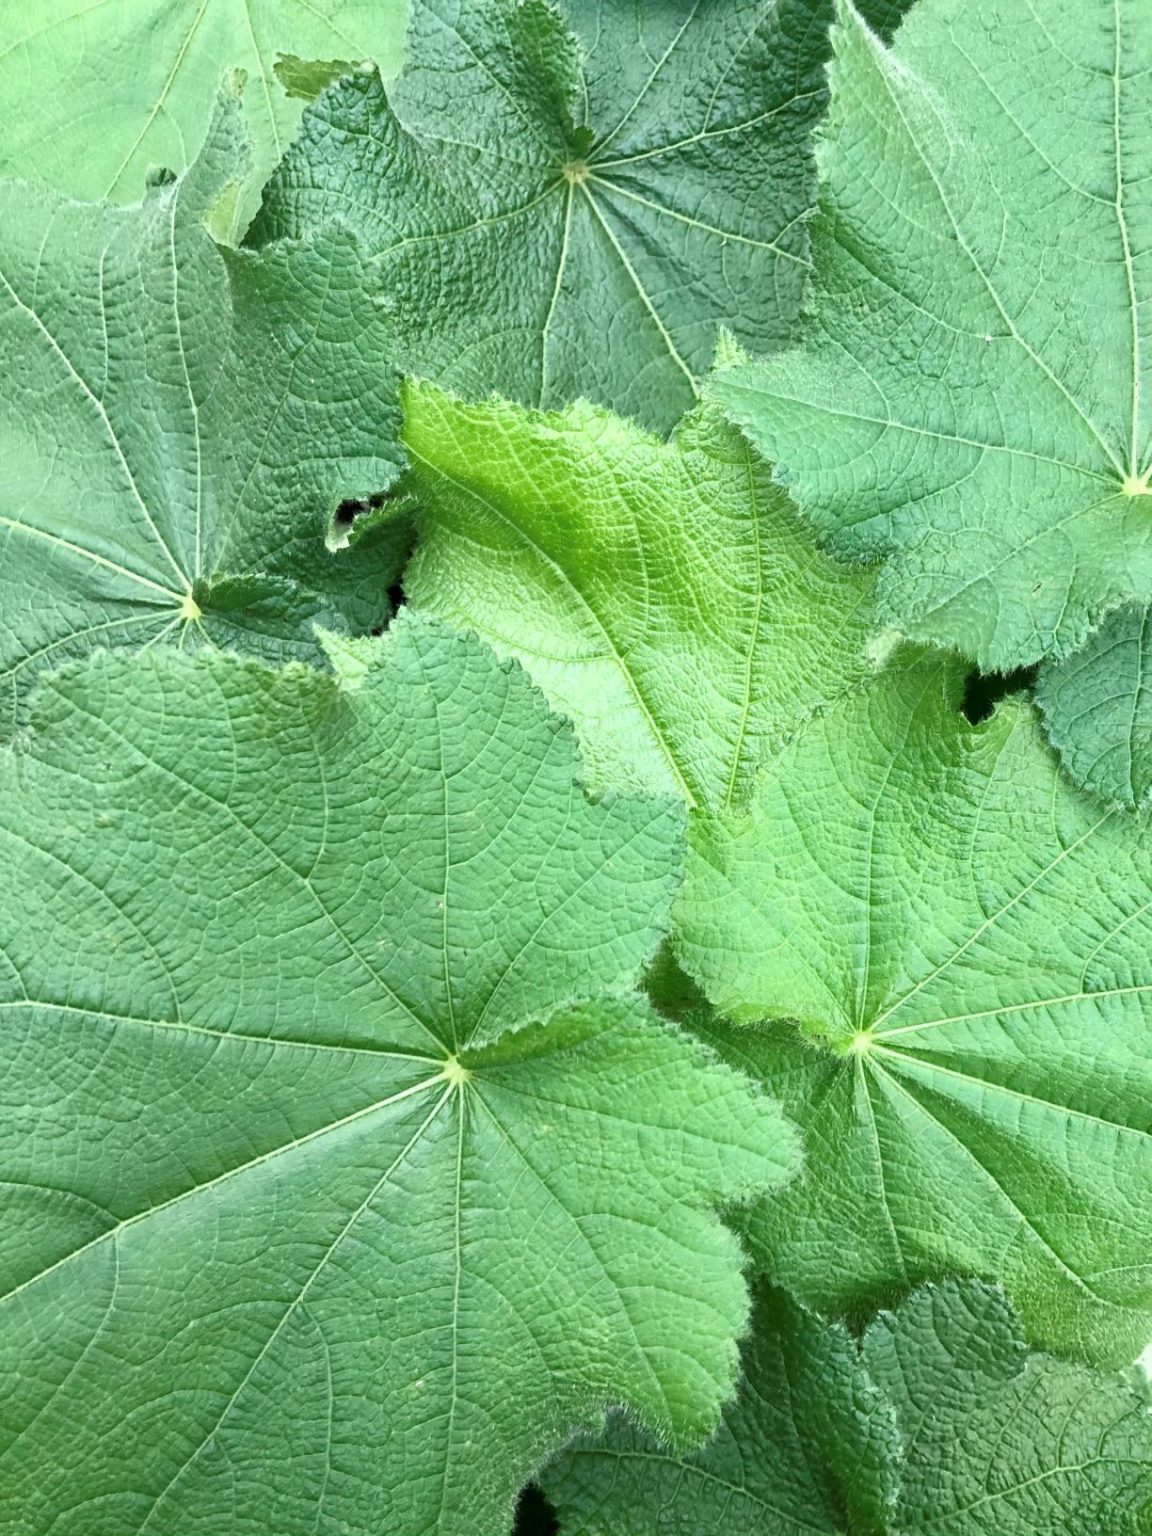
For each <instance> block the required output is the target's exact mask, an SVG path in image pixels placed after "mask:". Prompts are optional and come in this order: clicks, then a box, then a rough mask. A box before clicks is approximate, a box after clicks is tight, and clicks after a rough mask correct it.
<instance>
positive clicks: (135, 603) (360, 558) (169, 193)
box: [0, 93, 401, 732]
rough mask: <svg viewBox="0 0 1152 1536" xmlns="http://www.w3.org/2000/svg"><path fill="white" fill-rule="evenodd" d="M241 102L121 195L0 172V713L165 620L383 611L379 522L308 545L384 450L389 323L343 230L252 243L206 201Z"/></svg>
mask: <svg viewBox="0 0 1152 1536" xmlns="http://www.w3.org/2000/svg"><path fill="white" fill-rule="evenodd" d="M245 164H246V154H245V144H244V136H243V131H242V125H241V119H240V108H239V103H238V101H237V99H236V97H235V95H234V94H231V93H226V94H225V96H224V97H223V99H222V103H221V106H220V109H219V111H218V114H217V118H216V122H215V126H214V128H213V131H212V134H211V136H210V138H209V140H208V143H207V144H206V145H205V147H204V150H203V152H202V153H201V155H200V157H199V159H198V160H197V162H196V164H195V166H194V167H193V168H192V169H191V170H190V171H189V172H188V173H187V175H185V176H184V177H182V178H181V179H180V180H177V181H171V180H164V181H162V183H161V184H160V185H157V186H154V187H153V188H152V189H151V190H150V192H149V193H148V196H147V197H146V199H145V201H144V202H143V203H142V204H140V205H139V206H137V207H133V208H115V207H112V206H110V205H85V204H78V203H73V202H69V201H67V200H65V199H62V198H58V197H57V196H56V195H55V194H53V193H49V192H45V191H42V190H39V189H37V188H35V187H32V186H31V185H29V184H25V183H18V182H17V183H7V184H5V185H3V186H0V367H2V368H3V371H4V377H5V380H6V383H5V388H4V390H3V392H2V395H0V615H2V617H0V732H8V731H10V730H11V728H12V724H13V722H14V720H15V719H16V718H17V715H18V708H19V701H20V698H21V696H22V695H23V694H24V692H25V690H26V687H27V685H28V684H30V683H31V682H32V681H33V680H34V678H35V676H36V674H37V672H38V671H39V670H40V669H42V668H43V667H44V666H45V665H50V664H52V663H54V662H59V661H60V660H61V659H64V658H66V657H68V656H74V655H78V654H81V653H83V652H84V651H86V650H88V649H90V648H91V647H92V646H94V645H110V644H133V645H142V644H147V643H149V642H151V641H153V640H155V639H157V638H158V637H160V636H162V635H166V636H168V637H170V638H171V639H173V640H175V639H177V638H179V639H180V640H181V641H184V640H185V639H187V640H189V641H193V642H196V641H200V640H203V641H207V642H210V643H213V644H217V645H238V646H241V647H243V648H247V649H254V650H256V651H259V652H260V653H262V654H265V655H267V656H269V657H271V658H274V659H279V658H283V657H286V656H303V657H317V656H318V652H317V648H316V642H315V637H314V635H313V632H312V621H313V620H314V619H317V618H319V619H323V620H324V621H325V622H327V623H329V624H339V623H343V624H344V625H353V626H356V627H370V626H371V625H373V624H375V623H378V622H380V621H381V620H382V619H383V618H385V617H386V616H387V612H388V605H387V600H386V598H385V595H384V594H385V592H386V590H387V587H388V583H389V581H390V580H391V578H392V576H393V574H394V572H395V570H396V567H397V564H398V562H399V559H400V557H401V556H400V549H399V547H398V545H397V535H396V533H394V532H392V533H389V534H388V535H387V536H386V537H383V538H382V539H381V540H380V541H379V542H378V543H377V545H376V547H375V549H374V550H370V549H368V548H362V549H359V550H358V551H357V554H356V557H355V559H353V558H352V557H351V556H350V555H349V556H345V557H335V558H334V557H333V556H332V555H330V554H329V553H328V551H327V549H326V547H325V542H326V535H327V533H328V529H329V524H330V519H331V515H332V513H333V512H334V511H335V510H336V508H337V506H338V505H339V503H340V502H341V501H342V500H344V499H346V498H352V497H356V496H363V495H367V494H370V493H375V492H379V491H383V490H385V489H386V488H387V486H388V485H389V483H390V482H391V481H392V480H393V479H394V478H395V475H396V473H397V469H398V466H399V461H400V448H399V444H398V443H397V440H396V439H397V434H398V431H399V425H400V421H399V404H398V400H397V396H396V378H395V375H394V374H393V373H392V372H391V371H390V369H389V368H388V366H387V364H386V362H385V361H384V358H385V356H386V352H387V329H386V326H385V324H384V322H383V320H382V318H381V316H380V312H379V310H378V308H377V307H376V305H374V303H373V302H372V299H371V295H370V292H369V290H368V284H367V275H366V272H365V267H364V264H363V262H362V260H361V258H360V256H359V254H358V252H357V249H356V246H355V243H354V241H353V239H352V237H351V236H350V235H348V234H347V233H342V232H338V231H331V232H326V233H321V234H318V235H316V236H314V237H312V238H309V239H307V240H304V241H302V242H299V243H297V244H288V245H285V246H280V247H277V248H275V249H272V250H269V251H267V252H264V253H262V254H261V255H256V254H255V253H253V252H236V251H231V250H227V249H225V248H222V247H220V246H218V245H217V244H216V243H215V242H214V241H213V239H212V238H211V236H210V235H209V233H208V231H207V229H206V228H205V220H206V219H209V218H211V217H212V215H213V212H214V210H215V209H216V208H217V206H218V205H219V202H220V200H221V199H222V198H224V199H225V200H226V199H227V197H228V195H229V189H230V188H231V187H233V186H234V185H235V182H236V179H237V178H238V177H240V176H242V175H243V170H244V166H245Z"/></svg>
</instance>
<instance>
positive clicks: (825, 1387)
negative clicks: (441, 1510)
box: [542, 1281, 1152, 1536]
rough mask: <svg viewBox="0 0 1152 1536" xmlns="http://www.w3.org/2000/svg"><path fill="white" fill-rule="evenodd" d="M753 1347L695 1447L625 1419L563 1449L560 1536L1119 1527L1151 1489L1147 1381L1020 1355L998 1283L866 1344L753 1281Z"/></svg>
mask: <svg viewBox="0 0 1152 1536" xmlns="http://www.w3.org/2000/svg"><path fill="white" fill-rule="evenodd" d="M744 1362H745V1380H744V1385H743V1387H742V1388H741V1392H740V1396H739V1398H738V1399H737V1401H736V1402H735V1403H734V1404H732V1405H731V1406H730V1407H729V1408H727V1409H726V1410H725V1413H724V1419H723V1422H722V1424H721V1428H720V1431H719V1433H718V1434H717V1435H716V1436H715V1437H714V1438H713V1439H712V1440H711V1441H710V1442H709V1444H708V1445H707V1446H706V1447H705V1448H704V1449H703V1450H700V1451H694V1452H692V1453H690V1454H689V1455H687V1456H683V1457H678V1456H677V1455H676V1454H675V1453H674V1452H673V1451H671V1450H669V1448H668V1447H667V1446H662V1445H660V1444H659V1443H658V1442H657V1441H655V1440H653V1439H652V1437H651V1436H650V1435H646V1434H645V1433H644V1432H643V1431H641V1430H639V1429H636V1428H634V1427H632V1426H630V1425H628V1424H627V1422H626V1421H625V1420H623V1419H622V1418H617V1419H614V1420H613V1421H612V1422H611V1424H610V1427H609V1430H608V1433H607V1434H606V1435H604V1436H603V1437H601V1438H599V1439H594V1438H592V1437H590V1436H582V1437H581V1438H580V1439H579V1440H578V1441H577V1442H576V1443H575V1445H574V1446H573V1447H572V1448H571V1449H570V1450H567V1451H565V1452H563V1453H562V1454H561V1455H560V1456H559V1457H557V1459H556V1460H555V1461H554V1462H553V1463H552V1465H551V1466H550V1467H549V1468H548V1469H547V1470H546V1471H545V1473H544V1477H543V1479H542V1480H543V1483H544V1486H545V1488H546V1489H547V1492H548V1494H549V1497H550V1498H551V1499H552V1501H553V1502H554V1504H555V1505H556V1507H557V1509H558V1511H559V1514H560V1519H561V1529H562V1531H563V1532H564V1536H673V1533H679V1532H704V1531H707V1532H709V1533H711V1532H714V1531H715V1532H721V1531H733V1532H735V1531H739V1532H740V1533H741V1536H843V1533H847V1536H929V1533H937V1536H939V1533H942V1532H947V1536H1053V1533H1055V1532H1057V1531H1059V1532H1060V1536H1102V1533H1107V1536H1125V1533H1134V1532H1135V1529H1136V1527H1135V1524H1134V1520H1135V1517H1136V1515H1137V1513H1138V1511H1139V1510H1140V1508H1141V1506H1142V1505H1143V1504H1144V1503H1145V1502H1146V1501H1147V1500H1148V1499H1149V1498H1150V1497H1152V1418H1150V1417H1149V1414H1148V1412H1147V1409H1146V1407H1145V1402H1144V1395H1143V1394H1141V1393H1140V1392H1138V1391H1136V1390H1133V1389H1132V1388H1131V1387H1130V1386H1129V1385H1128V1383H1127V1382H1125V1381H1124V1380H1123V1379H1122V1378H1121V1377H1119V1376H1109V1375H1106V1374H1103V1373H1098V1372H1092V1371H1087V1370H1084V1369H1083V1368H1081V1367H1078V1366H1074V1365H1066V1364H1063V1363H1062V1362H1059V1361H1056V1360H1053V1359H1051V1358H1049V1357H1048V1356H1046V1355H1039V1354H1029V1353H1028V1351H1027V1349H1026V1347H1025V1345H1024V1342H1023V1339H1022V1337H1021V1334H1020V1329H1019V1325H1018V1323H1017V1321H1016V1319H1015V1317H1014V1316H1013V1314H1012V1310H1011V1308H1010V1307H1009V1306H1008V1305H1007V1303H1006V1302H1005V1300H1004V1297H1003V1295H1002V1294H1001V1293H1000V1292H998V1291H996V1290H993V1289H991V1288H990V1287H988V1286H983V1285H980V1284H978V1283H975V1282H972V1281H948V1282H945V1283H944V1284H942V1285H939V1286H927V1287H925V1288H924V1289H923V1290H920V1291H918V1292H916V1293H915V1294H914V1295H912V1296H911V1297H910V1298H909V1299H908V1300H907V1301H906V1302H904V1304H903V1305H902V1306H900V1307H899V1308H897V1310H896V1311H895V1312H894V1313H885V1314H883V1315H882V1316H881V1317H880V1318H879V1319H878V1320H877V1321H876V1322H874V1323H873V1325H872V1326H871V1328H870V1329H869V1330H868V1332H867V1334H866V1335H865V1337H864V1340H863V1345H862V1348H861V1350H860V1351H859V1352H858V1351H857V1347H856V1345H855V1344H853V1343H852V1342H851V1341H850V1340H849V1338H848V1336H847V1335H846V1334H845V1333H844V1332H843V1330H842V1329H839V1328H836V1327H834V1326H831V1325H828V1324H825V1323H822V1322H820V1321H819V1320H818V1319H817V1318H816V1317H814V1316H813V1315H812V1314H811V1313H807V1312H805V1311H804V1310H803V1309H802V1308H800V1307H797V1306H796V1305H795V1303H793V1302H790V1301H788V1300H787V1298H786V1297H785V1296H784V1295H783V1293H781V1292H773V1291H771V1290H770V1289H768V1288H767V1287H761V1289H760V1292H759V1295H758V1298H757V1304H756V1309H755V1311H754V1314H753V1333H752V1337H751V1339H750V1340H749V1341H748V1343H747V1344H746V1346H745V1350H744Z"/></svg>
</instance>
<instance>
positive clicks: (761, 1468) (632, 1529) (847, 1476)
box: [541, 1285, 900, 1536]
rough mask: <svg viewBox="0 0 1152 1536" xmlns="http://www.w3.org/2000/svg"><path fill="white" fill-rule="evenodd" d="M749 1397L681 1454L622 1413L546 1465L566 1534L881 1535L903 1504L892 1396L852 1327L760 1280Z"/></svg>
mask: <svg viewBox="0 0 1152 1536" xmlns="http://www.w3.org/2000/svg"><path fill="white" fill-rule="evenodd" d="M743 1365H744V1371H743V1384H742V1386H741V1389H740V1395H739V1397H738V1398H737V1399H736V1400H735V1401H734V1402H732V1403H730V1404H729V1405H728V1407H727V1408H725V1410H724V1416H723V1418H722V1420H721V1423H720V1428H719V1430H718V1431H717V1433H716V1434H715V1435H714V1436H713V1437H712V1439H711V1440H710V1441H709V1442H708V1444H707V1445H706V1446H704V1447H703V1448H702V1449H700V1450H698V1451H691V1452H689V1454H688V1455H686V1456H680V1455H679V1454H677V1452H676V1450H675V1449H674V1448H673V1447H671V1446H669V1445H667V1444H661V1443H660V1441H658V1440H655V1439H654V1438H653V1437H652V1436H651V1435H649V1434H646V1433H645V1432H644V1430H642V1429H640V1428H638V1427H637V1426H636V1425H635V1424H632V1423H630V1422H629V1421H628V1420H627V1419H626V1418H625V1417H624V1416H623V1415H622V1414H616V1415H613V1416H612V1418H611V1419H610V1420H609V1424H608V1429H607V1432H606V1433H605V1434H603V1435H601V1436H593V1435H582V1436H580V1437H579V1438H578V1439H577V1440H576V1441H575V1442H574V1444H573V1445H572V1446H571V1447H570V1448H569V1449H568V1450H565V1451H563V1452H561V1454H560V1455H559V1456H558V1457H557V1458H556V1460H555V1461H554V1462H552V1463H551V1464H550V1465H549V1466H548V1467H547V1468H546V1469H545V1472H544V1474H543V1476H542V1478H541V1482H542V1484H543V1487H544V1490H545V1492H546V1493H547V1495H548V1497H549V1499H550V1501H551V1502H552V1504H553V1505H554V1506H555V1508H556V1511H557V1513H558V1515H559V1517H560V1530H561V1532H562V1536H704V1533H705V1532H707V1533H709V1536H711V1533H713V1532H715V1533H721V1532H732V1533H736V1532H739V1533H740V1536H841V1533H842V1532H851V1533H852V1536H873V1533H880V1532H882V1531H884V1530H885V1529H886V1526H885V1516H886V1514H887V1512H888V1510H889V1507H890V1506H891V1505H892V1503H893V1502H894V1500H895V1492H896V1483H897V1477H896V1468H897V1466H898V1464H899V1457H900V1444H899V1437H898V1434H897V1430H896V1421H895V1414H894V1412H893V1409H892V1407H891V1405H890V1404H889V1403H888V1402H886V1401H885V1399H884V1397H883V1396H882V1395H881V1393H880V1392H878V1391H877V1390H876V1388H875V1387H874V1386H873V1385H872V1383H871V1382H870V1381H869V1380H868V1377H867V1375H866V1373H865V1372H864V1370H863V1369H862V1368H861V1366H860V1364H859V1361H858V1359H857V1347H856V1345H855V1343H854V1342H853V1340H852V1339H851V1338H850V1337H849V1335H848V1333H847V1331H846V1330H845V1329H844V1328H842V1327H837V1326H835V1325H829V1324H827V1323H823V1322H821V1321H820V1319H819V1318H817V1317H815V1316H813V1314H812V1313H811V1312H806V1311H805V1310H804V1309H803V1308H802V1307H798V1306H797V1305H796V1303H795V1302H793V1301H791V1300H790V1299H789V1298H788V1297H787V1296H786V1295H785V1294H784V1293H783V1292H782V1291H774V1290H772V1289H771V1288H770V1287H769V1286H766V1285H760V1286H758V1287H757V1292H756V1296H755V1301H754V1305H753V1311H752V1331H751V1334H750V1336H749V1338H748V1339H747V1340H746V1341H745V1344H744V1350H743Z"/></svg>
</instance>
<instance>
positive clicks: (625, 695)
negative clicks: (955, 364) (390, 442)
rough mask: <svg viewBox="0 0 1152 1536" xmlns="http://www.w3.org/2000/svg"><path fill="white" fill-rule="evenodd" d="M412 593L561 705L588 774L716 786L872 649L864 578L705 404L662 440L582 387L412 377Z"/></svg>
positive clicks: (671, 786) (702, 792) (734, 777)
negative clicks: (462, 383)
mask: <svg viewBox="0 0 1152 1536" xmlns="http://www.w3.org/2000/svg"><path fill="white" fill-rule="evenodd" d="M404 433H405V446H406V448H407V451H408V455H409V459H410V461H411V464H412V472H411V474H410V476H409V477H408V479H407V480H406V482H405V483H406V485H407V486H408V487H409V488H410V489H411V491H412V500H413V501H414V502H415V504H416V506H417V508H418V513H417V521H418V525H419V531H420V546H419V550H418V553H417V555H416V557H415V560H414V562H413V564H412V566H411V567H410V568H409V571H408V574H407V576H406V578H405V586H406V589H407V592H408V595H409V598H410V600H411V601H413V602H414V603H415V604H416V605H417V606H419V607H421V608H427V609H431V610H432V611H434V612H436V613H438V614H440V615H441V616H443V617H444V618H447V619H449V620H451V621H452V622H453V623H455V624H457V625H461V626H465V627H469V628H473V629H475V630H476V631H477V632H478V633H479V634H481V635H482V636H483V637H484V638H485V639H486V640H487V641H488V642H489V643H490V644H491V645H493V646H495V647H496V649H497V650H498V651H500V652H502V653H503V654H505V655H512V656H515V657H516V658H517V659H518V660H519V661H521V662H522V663H523V664H524V665H525V666H526V667H527V668H528V670H529V671H530V672H531V674H532V676H533V678H534V679H535V680H536V682H537V683H538V684H539V685H540V687H541V688H543V689H544V691H545V693H546V694H547V695H548V697H549V699H550V700H551V701H552V703H553V705H554V706H555V707H556V708H557V709H559V710H561V711H562V712H563V713H564V714H566V715H567V716H568V717H569V718H570V719H572V720H573V721H574V723H575V725H576V728H577V731H578V732H579V736H580V741H581V746H582V748H583V752H584V756H585V759H586V760H587V762H588V763H589V767H590V771H591V774H592V776H593V778H594V779H595V780H596V781H597V782H598V783H601V784H609V785H615V786H617V787H625V788H629V787H641V788H657V789H666V790H671V791H675V792H679V793H680V794H681V795H682V796H683V797H684V798H685V799H686V800H687V801H688V802H689V803H690V804H696V805H706V806H712V807H714V808H716V809H720V808H723V807H725V806H728V805H730V804H732V803H738V802H739V801H740V800H742V799H743V798H744V797H745V794H746V791H747V787H748V781H749V779H750V776H751V773H752V771H753V770H754V768H755V766H756V763H757V762H758V760H759V758H760V757H761V755H762V754H763V751H764V750H765V747H766V746H777V745H779V744H780V742H781V741H782V740H783V739H784V738H785V737H786V736H788V735H789V734H790V733H791V732H792V731H793V730H795V728H796V726H797V725H798V724H799V722H800V721H801V720H802V719H803V718H804V717H805V716H806V715H807V714H810V713H811V711H812V710H813V709H814V708H817V707H818V706H820V705H821V704H823V703H824V702H825V701H826V700H827V699H829V698H831V697H835V696H836V694H837V693H839V692H842V691H843V690H844V689H845V688H847V687H849V686H851V685H852V684H853V683H854V682H856V681H858V680H859V679H860V678H861V677H862V676H863V675H865V674H866V673H867V672H868V671H869V666H868V663H867V661H866V658H865V654H864V652H865V646H866V643H867V640H868V635H869V630H870V625H871V606H870V595H871V586H872V582H871V578H870V577H869V576H867V575H865V574H862V573H861V572H859V571H858V570H852V569H849V568H848V567H838V566H837V565H835V564H834V563H833V562H832V561H831V560H829V559H827V558H826V557H825V556H823V555H822V554H820V552H819V551H818V550H817V549H816V547H815V545H814V542H813V540H812V538H811V536H810V534H809V533H808V531H807V530H806V529H805V527H804V526H803V525H802V524H801V523H800V521H799V519H798V518H797V517H796V513H795V510H794V508H793V507H792V505H791V503H790V502H789V501H788V498H787V496H786V495H785V494H784V492H782V491H781V490H780V489H779V488H778V487H777V486H775V485H773V483H772V477H771V471H770V469H769V466H768V465H766V464H765V463H764V462H763V461H762V460H761V459H760V458H759V457H758V456H757V455H756V454H755V453H754V452H753V451H752V450H751V449H749V447H748V445H747V443H746V442H745V441H744V440H743V438H742V437H741V435H740V434H739V433H738V432H736V431H735V430H734V429H733V428H732V427H730V426H728V425H727V424H726V423H725V422H723V421H722V420H720V419H719V416H718V413H717V412H716V411H715V410H704V411H696V412H694V413H693V414H692V415H690V416H689V417H688V418H687V419H686V420H685V421H684V422H683V424H682V425H681V426H680V428H679V429H678V430H677V433H676V436H675V438H674V439H673V441H672V442H671V443H669V444H663V443H661V442H659V441H658V440H657V439H655V438H653V437H650V436H648V435H647V434H646V433H645V432H643V431H641V430H640V429H638V428H637V427H635V426H633V425H631V424H630V423H628V422H625V421H621V420H620V419H619V418H617V417H614V416H610V415H609V414H608V413H607V412H605V411H603V410H601V409H599V408H598V407H595V406H590V405H587V404H584V403H580V404H577V405H574V406H572V407H570V408H569V409H568V410H566V411H564V412H563V413H554V414H549V415H544V414H538V413H535V412H532V411H528V410H525V409H523V408H521V407H517V406H514V405H508V404H506V403H504V402H502V401H491V402H487V403H485V404H482V405H463V404H461V403H459V402H458V401H456V400H454V399H452V398H451V397H450V396H447V395H444V394H442V393H441V392H440V391H439V390H437V389H435V388H434V387H432V386H430V385H411V384H410V385H408V386H406V390H405V428H404Z"/></svg>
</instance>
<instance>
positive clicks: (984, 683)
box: [960, 667, 1036, 725]
mask: <svg viewBox="0 0 1152 1536" xmlns="http://www.w3.org/2000/svg"><path fill="white" fill-rule="evenodd" d="M1035 681H1036V668H1035V667H1016V668H1014V669H1013V670H1012V671H1011V672H969V674H968V676H967V677H966V678H965V679H964V702H963V703H962V704H961V706H960V708H961V710H962V711H963V714H964V717H965V719H966V720H967V721H968V723H969V725H979V724H980V723H981V721H983V720H987V718H988V716H989V715H990V714H991V713H992V711H993V710H994V709H995V708H996V706H997V704H999V702H1000V700H1001V699H1006V698H1007V697H1008V695H1009V694H1010V693H1018V692H1019V691H1020V689H1021V688H1031V687H1032V686H1033V684H1034V683H1035Z"/></svg>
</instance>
